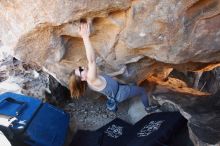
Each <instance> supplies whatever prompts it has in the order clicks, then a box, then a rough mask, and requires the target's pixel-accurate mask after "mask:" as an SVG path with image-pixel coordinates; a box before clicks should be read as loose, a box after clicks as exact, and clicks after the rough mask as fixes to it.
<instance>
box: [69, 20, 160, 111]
mask: <svg viewBox="0 0 220 146" xmlns="http://www.w3.org/2000/svg"><path fill="white" fill-rule="evenodd" d="M78 33H79V35H80V36H81V37H82V39H83V42H84V45H85V51H86V57H87V60H88V68H86V67H79V68H77V69H75V70H74V71H73V72H72V73H71V76H70V80H69V89H70V92H71V96H72V97H76V98H78V97H80V96H82V95H83V94H84V92H85V89H86V86H87V85H88V87H89V88H90V89H92V90H94V91H97V92H100V93H102V94H104V95H106V96H107V98H108V100H107V109H109V110H111V111H116V110H117V104H118V103H120V102H123V101H124V100H126V99H128V98H131V97H134V96H140V97H141V100H142V102H143V104H144V106H145V110H146V111H147V112H148V113H149V112H152V111H154V110H156V109H157V108H158V107H157V106H149V102H148V97H147V94H146V92H145V90H144V89H143V88H141V87H138V86H134V85H125V84H120V83H119V82H117V81H116V80H114V79H112V78H111V77H110V76H108V75H105V74H98V73H97V71H96V58H95V51H94V49H93V47H92V45H91V42H90V39H89V35H90V27H89V24H88V23H85V22H84V23H82V22H81V23H80V26H79V29H78Z"/></svg>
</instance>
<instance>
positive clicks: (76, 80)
mask: <svg viewBox="0 0 220 146" xmlns="http://www.w3.org/2000/svg"><path fill="white" fill-rule="evenodd" d="M86 87H87V82H86V81H81V78H80V77H79V76H77V75H76V74H75V70H74V71H73V72H72V73H71V74H70V79H69V90H70V95H71V97H72V98H77V99H78V98H79V97H81V96H83V95H84V93H85V91H86Z"/></svg>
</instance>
